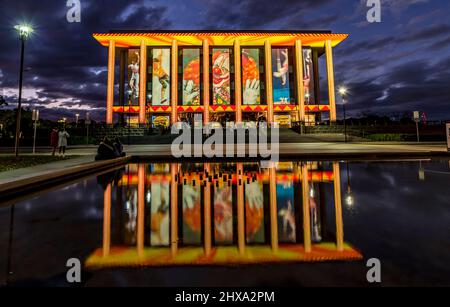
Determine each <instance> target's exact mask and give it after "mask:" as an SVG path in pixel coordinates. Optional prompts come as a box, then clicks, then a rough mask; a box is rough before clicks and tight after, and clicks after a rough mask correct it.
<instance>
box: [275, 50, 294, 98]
mask: <svg viewBox="0 0 450 307" xmlns="http://www.w3.org/2000/svg"><path fill="white" fill-rule="evenodd" d="M272 71H273V78H272V84H273V102H274V104H289V103H290V102H291V89H290V85H289V50H288V49H287V48H274V49H272Z"/></svg>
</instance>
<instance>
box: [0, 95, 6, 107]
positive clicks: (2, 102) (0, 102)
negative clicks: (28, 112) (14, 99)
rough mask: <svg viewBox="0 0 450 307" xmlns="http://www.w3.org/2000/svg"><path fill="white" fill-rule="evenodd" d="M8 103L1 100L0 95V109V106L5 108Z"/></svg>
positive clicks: (3, 99)
mask: <svg viewBox="0 0 450 307" xmlns="http://www.w3.org/2000/svg"><path fill="white" fill-rule="evenodd" d="M7 105H8V103H7V102H6V100H5V98H3V96H1V95H0V107H1V106H7Z"/></svg>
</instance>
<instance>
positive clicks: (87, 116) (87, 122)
mask: <svg viewBox="0 0 450 307" xmlns="http://www.w3.org/2000/svg"><path fill="white" fill-rule="evenodd" d="M84 123H85V124H86V145H89V125H90V124H91V114H89V112H87V113H86V120H85V121H84Z"/></svg>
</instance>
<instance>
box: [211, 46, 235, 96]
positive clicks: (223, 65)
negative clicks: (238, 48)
mask: <svg viewBox="0 0 450 307" xmlns="http://www.w3.org/2000/svg"><path fill="white" fill-rule="evenodd" d="M212 76H213V80H212V81H213V104H214V105H229V104H230V103H231V97H230V50H229V49H223V48H222V49H221V48H215V49H213V55H212Z"/></svg>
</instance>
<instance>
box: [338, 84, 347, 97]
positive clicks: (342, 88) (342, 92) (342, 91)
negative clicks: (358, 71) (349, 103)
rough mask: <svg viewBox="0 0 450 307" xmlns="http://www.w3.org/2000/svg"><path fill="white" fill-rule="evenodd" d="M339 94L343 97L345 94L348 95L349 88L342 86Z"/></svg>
mask: <svg viewBox="0 0 450 307" xmlns="http://www.w3.org/2000/svg"><path fill="white" fill-rule="evenodd" d="M339 94H340V95H341V96H345V94H347V88H345V87H343V86H341V87H340V88H339Z"/></svg>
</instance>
